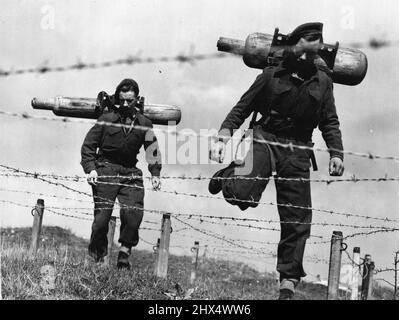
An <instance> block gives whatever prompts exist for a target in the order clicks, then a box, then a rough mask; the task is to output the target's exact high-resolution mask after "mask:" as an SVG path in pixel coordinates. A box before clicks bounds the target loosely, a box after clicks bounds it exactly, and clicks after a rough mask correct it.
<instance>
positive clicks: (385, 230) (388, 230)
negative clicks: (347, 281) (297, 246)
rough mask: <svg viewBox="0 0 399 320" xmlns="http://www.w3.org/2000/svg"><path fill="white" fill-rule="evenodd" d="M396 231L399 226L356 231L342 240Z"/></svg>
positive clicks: (320, 242)
mask: <svg viewBox="0 0 399 320" xmlns="http://www.w3.org/2000/svg"><path fill="white" fill-rule="evenodd" d="M396 231H399V229H398V228H391V229H389V228H387V229H378V230H373V231H368V232H356V233H352V234H349V235H347V236H345V237H343V238H342V240H346V239H350V238H354V237H359V236H369V235H372V234H377V233H384V232H396ZM330 242H331V240H326V241H315V242H310V243H308V244H326V243H330Z"/></svg>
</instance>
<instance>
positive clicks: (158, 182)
mask: <svg viewBox="0 0 399 320" xmlns="http://www.w3.org/2000/svg"><path fill="white" fill-rule="evenodd" d="M151 183H152V188H153V189H154V190H155V191H157V190H160V189H161V179H160V178H159V177H156V176H153V177H151Z"/></svg>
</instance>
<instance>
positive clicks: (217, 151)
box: [209, 141, 226, 163]
mask: <svg viewBox="0 0 399 320" xmlns="http://www.w3.org/2000/svg"><path fill="white" fill-rule="evenodd" d="M225 151H226V150H225V145H224V142H223V141H216V142H214V143H212V146H211V150H210V151H209V159H211V160H213V161H216V162H219V163H222V162H223V159H224V154H225Z"/></svg>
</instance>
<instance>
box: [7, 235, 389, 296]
mask: <svg viewBox="0 0 399 320" xmlns="http://www.w3.org/2000/svg"><path fill="white" fill-rule="evenodd" d="M30 234H31V229H30V228H18V229H15V230H14V233H12V230H11V229H3V230H2V231H1V235H2V240H3V241H2V249H3V250H2V265H1V276H2V295H3V298H4V299H95V300H100V299H169V298H170V295H169V296H168V295H167V294H166V293H169V294H171V295H172V297H173V296H176V297H178V298H182V297H184V296H185V294H186V293H187V291H188V290H189V289H190V288H195V290H194V292H193V293H192V294H191V296H190V297H189V298H191V299H233V300H239V299H249V300H257V299H264V300H268V299H276V297H277V295H278V291H277V285H276V282H275V277H273V276H272V275H270V274H269V275H264V274H260V273H258V272H257V271H255V270H253V269H251V268H250V267H248V266H247V265H244V264H242V263H236V262H231V261H221V260H214V259H207V260H206V261H205V262H201V263H200V267H199V271H198V275H197V280H196V282H195V283H194V285H190V283H189V278H190V271H191V258H189V257H181V256H173V255H170V256H169V269H168V279H167V280H160V279H157V278H156V277H154V276H153V265H154V258H155V256H154V255H153V254H152V253H150V252H147V251H138V250H134V251H133V254H132V256H131V263H132V269H131V270H130V271H118V270H117V269H116V268H115V266H114V264H115V261H116V256H115V255H116V253H115V254H114V255H113V256H112V257H111V267H110V268H109V269H107V268H104V267H103V266H99V265H95V264H93V262H92V260H91V258H90V257H89V256H87V249H86V248H87V241H86V240H84V239H81V238H78V237H76V236H74V235H73V234H71V233H70V232H69V231H67V230H64V229H62V228H59V227H44V228H43V231H42V239H45V240H44V241H42V243H41V245H40V250H39V252H38V254H37V256H36V259H32V258H30V257H29V255H28V249H27V248H28V245H29V242H30ZM115 251H116V250H115ZM49 264H50V265H52V266H54V268H55V271H56V281H55V289H54V290H50V291H45V290H43V288H42V287H41V285H40V282H41V274H40V268H41V267H42V266H44V265H49ZM325 294H326V289H325V288H324V287H322V286H319V285H315V284H309V283H301V284H300V285H299V287H298V292H297V294H296V299H324V298H325ZM387 297H389V295H388V293H387Z"/></svg>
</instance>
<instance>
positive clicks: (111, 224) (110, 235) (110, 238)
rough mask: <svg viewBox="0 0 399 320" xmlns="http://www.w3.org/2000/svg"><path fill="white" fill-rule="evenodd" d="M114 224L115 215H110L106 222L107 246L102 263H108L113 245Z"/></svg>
mask: <svg viewBox="0 0 399 320" xmlns="http://www.w3.org/2000/svg"><path fill="white" fill-rule="evenodd" d="M115 226H116V217H111V219H110V220H109V222H108V234H107V239H108V248H107V255H106V256H105V257H104V264H105V265H108V266H109V265H110V260H111V259H110V258H111V253H112V247H113V245H114V236H115Z"/></svg>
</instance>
